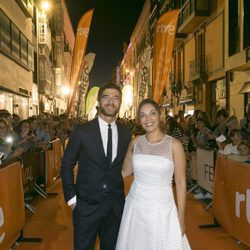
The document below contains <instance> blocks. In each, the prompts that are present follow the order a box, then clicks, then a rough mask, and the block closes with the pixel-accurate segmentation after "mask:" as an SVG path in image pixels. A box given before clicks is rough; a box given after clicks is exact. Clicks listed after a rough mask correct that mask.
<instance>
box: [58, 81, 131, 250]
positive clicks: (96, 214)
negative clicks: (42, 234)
mask: <svg viewBox="0 0 250 250" xmlns="http://www.w3.org/2000/svg"><path fill="white" fill-rule="evenodd" d="M121 96H122V92H121V89H120V87H119V86H117V85H115V84H112V83H108V84H105V85H103V86H102V87H100V89H99V92H98V116H97V118H95V119H93V120H92V121H90V122H88V123H86V124H82V125H79V126H78V127H76V129H75V130H74V131H73V133H72V135H71V137H70V139H69V143H68V145H67V147H66V150H65V153H64V157H63V161H62V168H61V176H62V183H63V190H64V197H65V200H66V202H67V203H68V205H69V206H71V208H72V209H73V224H74V249H75V250H85V249H91V250H92V249H94V245H95V241H96V237H97V235H99V238H100V247H101V249H103V250H112V249H115V245H116V240H117V236H118V231H119V226H120V220H121V216H122V212H123V206H124V183H123V178H122V175H121V168H122V163H123V160H124V157H125V154H126V151H127V147H128V144H129V141H130V137H131V134H130V130H129V129H126V128H123V127H121V126H119V125H118V124H116V122H115V121H116V116H117V113H118V112H119V109H120V106H121ZM110 128H111V130H110ZM110 134H112V135H110ZM110 136H111V137H112V139H110ZM108 141H109V142H108ZM111 141H112V142H111ZM110 143H111V144H110ZM108 144H109V145H108ZM108 152H109V153H108ZM107 154H109V155H111V156H109V157H107ZM108 158H110V159H108ZM77 162H78V173H77V177H76V183H74V173H73V170H74V167H75V165H76V163H77Z"/></svg>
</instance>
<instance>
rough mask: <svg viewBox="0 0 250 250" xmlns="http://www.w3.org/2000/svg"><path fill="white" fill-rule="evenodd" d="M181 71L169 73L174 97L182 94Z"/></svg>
mask: <svg viewBox="0 0 250 250" xmlns="http://www.w3.org/2000/svg"><path fill="white" fill-rule="evenodd" d="M180 76H181V71H177V72H176V71H172V72H170V73H169V78H168V79H169V88H170V90H171V92H172V94H173V95H174V96H178V95H180V93H181V88H182V84H181V80H180V79H181V77H180Z"/></svg>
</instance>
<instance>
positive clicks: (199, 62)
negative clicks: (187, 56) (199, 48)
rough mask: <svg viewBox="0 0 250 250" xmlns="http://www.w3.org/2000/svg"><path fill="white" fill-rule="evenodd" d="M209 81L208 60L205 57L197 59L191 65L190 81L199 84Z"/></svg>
mask: <svg viewBox="0 0 250 250" xmlns="http://www.w3.org/2000/svg"><path fill="white" fill-rule="evenodd" d="M206 80H207V60H206V57H205V56H201V57H197V58H195V59H194V60H192V61H191V62H190V63H189V81H191V82H193V83H194V84H199V83H201V82H204V81H206Z"/></svg>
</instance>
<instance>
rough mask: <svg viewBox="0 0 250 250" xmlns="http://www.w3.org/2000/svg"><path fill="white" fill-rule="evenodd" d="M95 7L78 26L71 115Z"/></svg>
mask: <svg viewBox="0 0 250 250" xmlns="http://www.w3.org/2000/svg"><path fill="white" fill-rule="evenodd" d="M93 11H94V10H93V9H92V10H89V11H88V12H86V13H85V14H84V15H83V16H82V17H81V19H80V21H79V23H78V26H77V33H76V39H75V46H74V53H73V59H72V64H71V72H70V87H71V89H73V94H72V96H71V97H70V98H69V101H68V107H67V115H68V116H69V114H70V111H71V108H72V105H73V102H74V99H75V96H76V90H77V89H78V88H77V87H78V84H77V82H78V79H79V75H80V71H81V68H82V62H83V57H84V54H85V50H86V47H87V42H88V36H89V29H90V24H91V20H92V16H93Z"/></svg>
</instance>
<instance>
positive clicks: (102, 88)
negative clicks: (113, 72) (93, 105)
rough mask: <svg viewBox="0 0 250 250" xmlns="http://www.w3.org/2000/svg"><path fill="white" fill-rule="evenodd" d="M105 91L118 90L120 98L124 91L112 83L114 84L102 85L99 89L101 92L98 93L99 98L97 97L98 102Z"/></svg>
mask: <svg viewBox="0 0 250 250" xmlns="http://www.w3.org/2000/svg"><path fill="white" fill-rule="evenodd" d="M105 89H116V90H117V91H118V92H119V93H120V96H122V91H121V88H120V87H119V86H118V85H116V84H114V83H112V82H109V83H105V84H104V85H102V86H101V87H100V88H99V91H98V96H97V100H98V101H100V100H101V98H102V93H103V91H104V90H105Z"/></svg>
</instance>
